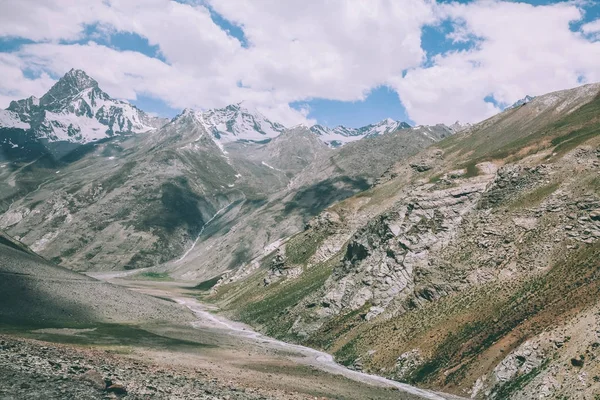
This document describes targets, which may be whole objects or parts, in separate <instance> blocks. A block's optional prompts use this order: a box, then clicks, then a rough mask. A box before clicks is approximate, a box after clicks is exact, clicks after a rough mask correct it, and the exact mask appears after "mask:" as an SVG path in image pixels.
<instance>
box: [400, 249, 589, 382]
mask: <svg viewBox="0 0 600 400" xmlns="http://www.w3.org/2000/svg"><path fill="white" fill-rule="evenodd" d="M598 259H600V243H595V244H592V245H586V246H582V247H581V248H579V249H577V250H575V251H573V252H571V253H568V254H567V255H566V257H565V258H564V259H562V260H560V261H557V262H556V264H555V265H554V266H553V267H552V268H551V269H550V270H549V271H548V272H547V273H545V274H541V275H538V276H535V277H533V278H531V279H530V280H529V281H526V282H524V283H522V284H520V285H519V286H517V287H516V288H515V289H513V291H511V292H510V293H508V296H506V297H505V298H502V299H498V300H494V299H491V301H490V303H489V304H487V305H485V307H487V309H482V310H479V311H478V312H477V313H476V314H475V315H474V317H475V318H476V319H475V320H472V321H469V322H466V323H464V324H463V325H462V326H461V327H460V328H458V329H456V330H454V331H452V332H450V333H449V334H448V335H447V336H446V338H445V339H444V340H443V342H442V343H440V345H438V346H437V348H436V350H435V351H434V354H432V356H431V357H430V360H431V361H429V362H428V363H426V364H424V365H423V366H421V367H420V368H419V369H418V370H416V371H415V372H414V373H413V375H412V379H411V381H412V382H414V383H417V382H427V381H430V380H432V379H434V378H435V377H439V375H440V373H442V371H444V370H448V369H452V368H454V367H457V366H459V365H460V367H459V368H456V369H454V370H453V371H452V372H451V373H449V374H447V375H445V376H444V380H445V383H446V384H450V383H457V382H460V381H461V380H462V379H463V378H464V376H465V374H466V372H467V371H468V370H469V368H471V367H472V366H473V365H475V362H476V361H477V356H478V355H479V354H481V353H483V352H484V351H486V350H487V349H488V348H489V347H490V346H492V345H493V344H494V343H496V342H497V341H498V340H500V339H501V338H503V337H505V336H506V335H508V334H510V333H511V332H513V333H514V334H515V335H516V337H517V338H518V340H517V342H516V343H515V345H518V344H520V343H521V342H522V341H524V340H526V339H527V338H528V337H531V336H534V335H537V334H539V333H540V332H541V331H542V330H543V329H544V328H545V327H547V326H551V325H553V324H555V323H556V321H560V320H562V319H564V318H566V317H567V316H569V315H572V314H573V313H574V312H577V310H578V309H580V307H582V306H585V305H587V304H589V299H590V298H597V296H599V295H600V270H599V269H598ZM517 327H518V328H519V329H518V330H517V329H516V328H517Z"/></svg>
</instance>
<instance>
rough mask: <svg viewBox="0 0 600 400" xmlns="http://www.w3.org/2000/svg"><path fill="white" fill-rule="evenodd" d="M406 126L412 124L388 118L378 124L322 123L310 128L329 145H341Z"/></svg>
mask: <svg viewBox="0 0 600 400" xmlns="http://www.w3.org/2000/svg"><path fill="white" fill-rule="evenodd" d="M406 128H410V125H409V124H407V123H406V122H401V121H395V120H393V119H391V118H386V119H384V120H382V121H380V122H378V123H376V124H370V125H367V126H363V127H362V128H347V127H345V126H342V125H340V126H337V127H335V128H333V129H331V128H328V127H325V126H322V125H313V126H312V127H311V128H310V130H311V131H312V132H313V133H315V134H316V135H317V136H319V138H320V139H321V140H323V141H324V142H325V143H327V144H328V145H329V146H331V147H339V146H342V145H344V144H346V143H349V142H354V141H356V140H360V139H362V138H364V137H372V136H378V135H384V134H386V133H390V132H394V131H397V130H398V129H406Z"/></svg>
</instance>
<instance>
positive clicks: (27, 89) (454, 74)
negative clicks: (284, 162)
mask: <svg viewBox="0 0 600 400" xmlns="http://www.w3.org/2000/svg"><path fill="white" fill-rule="evenodd" d="M8 3H9V2H1V3H0V37H3V36H4V37H6V36H17V37H23V38H27V39H30V40H33V41H35V42H36V43H33V44H27V45H24V46H22V47H21V49H20V50H18V51H16V52H13V53H0V73H3V75H2V76H3V77H4V78H3V79H2V81H1V82H0V105H4V106H5V105H7V104H8V101H9V100H10V99H13V98H21V97H27V96H29V95H30V94H36V95H38V96H39V95H41V94H43V92H44V91H45V90H47V88H48V87H49V86H50V85H51V83H52V80H51V79H50V77H49V76H48V73H50V74H52V75H54V76H57V75H61V74H63V73H65V72H66V71H68V70H69V69H70V68H71V67H76V68H81V69H84V70H85V71H87V72H88V73H89V74H90V75H91V76H92V77H94V78H95V79H97V80H98V81H99V83H100V85H101V87H102V88H103V89H104V90H106V91H107V92H108V93H109V94H111V95H113V96H115V97H119V98H125V99H135V98H136V97H137V96H139V95H142V94H143V95H149V96H152V97H155V98H159V99H162V100H164V101H165V102H166V103H167V104H168V105H170V106H171V107H174V108H184V107H192V108H211V107H220V106H224V105H227V104H231V103H237V102H239V101H242V100H244V101H246V103H247V104H252V105H253V106H256V107H257V108H258V109H259V110H261V111H262V112H264V113H265V114H266V115H268V116H269V117H271V118H273V119H276V120H280V121H281V122H283V123H286V124H289V125H293V124H296V123H300V122H304V123H307V122H308V121H307V120H306V118H307V110H300V111H298V110H294V109H292V108H290V107H289V103H291V102H294V101H304V100H307V99H310V98H319V97H321V98H328V99H335V100H343V101H355V100H362V99H364V97H365V96H366V94H368V92H369V91H370V90H371V89H372V88H374V87H377V86H379V85H382V84H387V85H390V86H392V87H393V88H394V89H396V90H397V92H398V94H399V96H400V98H401V100H402V102H403V103H404V105H405V106H406V108H407V111H408V113H409V116H410V117H411V119H413V120H414V121H415V122H417V123H437V122H447V123H450V122H453V121H455V120H457V119H460V120H462V121H477V120H480V119H483V118H485V117H487V116H490V115H492V114H494V113H496V112H498V111H499V109H498V108H497V107H495V106H494V105H493V104H491V103H486V102H485V101H484V100H483V99H484V98H485V97H486V96H489V95H493V96H494V98H495V99H496V100H497V101H499V102H501V103H507V104H509V103H511V102H514V101H515V100H517V99H519V98H521V97H523V96H525V95H526V94H532V95H537V94H542V93H545V92H548V91H551V90H557V89H562V88H567V87H572V86H575V85H577V84H578V82H580V81H581V80H582V79H583V80H586V81H596V80H600V75H599V74H600V71H599V70H598V68H597V65H598V62H599V61H600V48H599V46H600V42H591V41H590V40H589V39H590V36H593V35H595V34H596V33H597V32H600V21H594V22H591V23H588V24H585V25H583V27H582V30H581V32H571V31H570V29H569V22H571V21H577V20H580V19H581V17H582V12H581V10H580V9H579V8H578V6H577V5H576V4H575V3H560V4H556V5H553V6H546V7H533V6H530V5H527V4H520V3H514V2H501V1H492V0H489V1H479V2H474V3H469V4H466V5H465V4H458V3H450V4H436V3H435V2H433V0H352V1H351V0H330V1H321V0H302V1H300V0H298V1H296V0H287V1H284V0H261V1H254V0H204V1H189V2H186V3H185V4H183V3H180V2H175V1H169V0H88V1H85V2H81V1H76V0H36V1H33V0H21V1H19V2H11V3H13V4H10V5H8ZM206 4H208V6H210V7H211V8H212V9H213V10H215V11H216V12H218V13H219V14H221V15H222V16H223V17H224V18H226V19H228V20H229V21H232V22H233V23H235V24H237V25H238V26H240V27H241V29H243V31H244V34H245V36H246V39H247V42H248V47H247V48H246V47H243V46H242V44H241V43H240V41H239V40H238V39H236V38H234V37H232V36H230V35H229V34H228V33H227V32H225V31H224V30H223V29H222V28H220V27H219V26H218V25H216V24H215V23H214V22H213V21H212V19H211V15H210V11H209V10H208V9H207V5H206ZM445 19H450V20H451V21H452V23H453V24H454V25H455V30H454V32H452V33H450V34H449V35H448V38H449V39H450V40H453V41H455V42H461V41H463V42H464V41H467V42H468V41H470V40H472V39H473V38H477V39H478V41H477V46H476V47H474V48H473V49H470V50H466V51H460V52H457V51H454V52H448V53H445V54H442V55H438V56H436V57H435V58H434V59H433V60H430V61H429V62H428V63H427V64H425V63H424V61H425V51H424V50H423V47H422V44H421V30H422V27H423V26H424V25H426V24H437V23H440V22H441V21H443V20H445ZM92 25H93V26H95V29H96V34H95V35H106V36H107V37H110V36H111V35H112V34H113V33H115V32H130V33H135V34H138V35H140V36H142V37H144V38H146V39H147V40H148V42H149V44H150V45H156V46H158V48H159V50H160V53H161V56H162V57H163V58H164V61H162V60H161V59H158V58H153V57H149V56H146V55H144V54H142V53H139V52H134V51H118V50H116V49H113V48H110V47H106V46H102V45H99V44H97V43H95V42H94V40H98V38H97V36H95V35H92V36H87V37H84V35H85V32H86V29H85V28H86V26H92ZM82 39H83V40H84V41H87V42H82ZM76 40H77V41H79V42H78V44H77V43H74V41H76ZM25 69H29V70H33V71H36V72H38V73H39V74H40V75H39V76H40V77H39V78H37V79H27V78H26V77H25V76H24V75H23V72H22V71H23V70H25ZM405 71H406V76H404V77H403V72H405Z"/></svg>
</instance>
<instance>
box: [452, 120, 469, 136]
mask: <svg viewBox="0 0 600 400" xmlns="http://www.w3.org/2000/svg"><path fill="white" fill-rule="evenodd" d="M470 127H471V124H470V123H468V122H467V123H465V124H463V123H462V122H460V121H456V122H455V123H453V124H452V125H450V126H449V127H448V128H450V129H451V130H452V133H458V132H462V131H464V130H465V129H468V128H470Z"/></svg>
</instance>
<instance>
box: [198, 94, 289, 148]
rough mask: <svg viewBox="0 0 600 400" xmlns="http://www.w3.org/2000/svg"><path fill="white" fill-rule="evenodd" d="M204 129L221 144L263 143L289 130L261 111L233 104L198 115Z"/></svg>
mask: <svg viewBox="0 0 600 400" xmlns="http://www.w3.org/2000/svg"><path fill="white" fill-rule="evenodd" d="M197 118H198V120H200V121H201V123H202V124H203V126H204V128H205V129H206V130H207V131H208V132H210V133H211V134H212V136H213V137H214V138H215V139H217V141H219V142H220V143H228V142H235V141H244V140H247V141H252V142H261V141H265V140H270V139H273V138H275V137H277V136H279V134H281V133H282V132H283V131H285V130H286V129H287V128H286V127H285V126H283V125H281V124H278V123H276V122H272V121H270V120H269V119H267V118H266V117H265V116H264V115H262V114H261V113H260V112H259V111H257V110H253V109H249V108H248V107H244V106H242V103H238V104H232V105H229V106H227V107H225V108H219V109H214V110H208V111H201V112H198V113H197Z"/></svg>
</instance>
